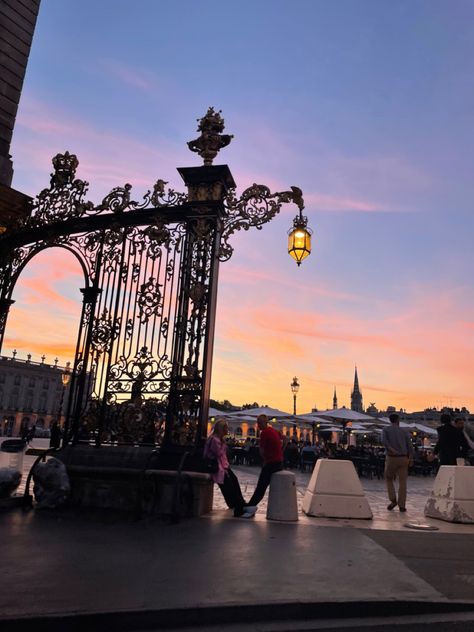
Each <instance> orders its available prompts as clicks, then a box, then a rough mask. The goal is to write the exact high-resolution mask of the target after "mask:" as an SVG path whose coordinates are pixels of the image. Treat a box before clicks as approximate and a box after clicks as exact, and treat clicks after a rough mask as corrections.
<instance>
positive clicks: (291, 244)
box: [288, 209, 313, 266]
mask: <svg viewBox="0 0 474 632" xmlns="http://www.w3.org/2000/svg"><path fill="white" fill-rule="evenodd" d="M312 234H313V231H312V230H311V229H310V228H308V218H307V217H303V215H302V213H301V209H300V214H299V215H297V216H296V217H295V219H294V220H293V228H290V230H289V231H288V254H289V255H290V257H293V259H294V260H295V261H296V263H297V265H298V266H299V265H301V262H302V261H303V259H305V258H306V257H307V256H308V255H309V254H311V235H312Z"/></svg>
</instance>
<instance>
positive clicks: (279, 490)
mask: <svg viewBox="0 0 474 632" xmlns="http://www.w3.org/2000/svg"><path fill="white" fill-rule="evenodd" d="M267 520H285V521H287V520H290V521H295V520H298V502H297V500H296V477H295V475H294V474H293V472H287V471H286V470H283V471H281V472H275V474H272V478H271V480H270V491H269V493H268V504H267Z"/></svg>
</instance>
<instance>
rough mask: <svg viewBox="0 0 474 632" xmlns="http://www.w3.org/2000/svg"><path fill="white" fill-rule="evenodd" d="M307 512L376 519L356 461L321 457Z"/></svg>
mask: <svg viewBox="0 0 474 632" xmlns="http://www.w3.org/2000/svg"><path fill="white" fill-rule="evenodd" d="M303 511H304V513H305V514H307V515H308V516H319V517H321V518H322V517H325V518H362V519H370V518H372V511H371V509H370V506H369V502H368V500H367V498H366V497H365V494H364V490H363V489H362V485H361V483H360V480H359V477H358V476H357V472H356V470H355V467H354V465H353V463H352V462H351V461H340V460H335V459H318V461H317V463H316V467H315V468H314V470H313V474H312V476H311V480H310V481H309V485H308V489H307V490H306V493H305V495H304V499H303Z"/></svg>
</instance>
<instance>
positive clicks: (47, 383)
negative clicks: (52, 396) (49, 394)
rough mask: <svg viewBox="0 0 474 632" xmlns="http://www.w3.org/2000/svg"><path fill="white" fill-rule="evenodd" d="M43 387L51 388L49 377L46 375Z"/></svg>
mask: <svg viewBox="0 0 474 632" xmlns="http://www.w3.org/2000/svg"><path fill="white" fill-rule="evenodd" d="M43 388H44V389H47V388H49V378H47V377H45V378H44V379H43Z"/></svg>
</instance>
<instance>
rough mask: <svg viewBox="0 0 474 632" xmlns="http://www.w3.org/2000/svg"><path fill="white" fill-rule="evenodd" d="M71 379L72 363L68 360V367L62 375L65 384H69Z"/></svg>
mask: <svg viewBox="0 0 474 632" xmlns="http://www.w3.org/2000/svg"><path fill="white" fill-rule="evenodd" d="M70 379H71V363H70V362H67V363H66V368H65V369H64V371H63V373H62V375H61V380H62V383H63V386H67V385H68V384H69V380H70Z"/></svg>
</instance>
